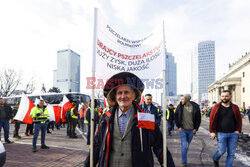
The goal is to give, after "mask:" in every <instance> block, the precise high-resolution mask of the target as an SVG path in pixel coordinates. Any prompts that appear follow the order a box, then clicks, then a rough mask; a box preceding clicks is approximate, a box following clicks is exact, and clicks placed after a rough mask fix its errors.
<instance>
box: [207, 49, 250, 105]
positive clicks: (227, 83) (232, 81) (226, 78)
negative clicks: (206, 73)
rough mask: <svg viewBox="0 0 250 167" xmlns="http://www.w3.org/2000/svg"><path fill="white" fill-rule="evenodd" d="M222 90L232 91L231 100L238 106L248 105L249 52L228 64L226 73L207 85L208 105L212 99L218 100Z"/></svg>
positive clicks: (249, 102) (249, 103)
mask: <svg viewBox="0 0 250 167" xmlns="http://www.w3.org/2000/svg"><path fill="white" fill-rule="evenodd" d="M223 90H230V91H231V92H232V102H233V103H236V104H237V105H238V106H239V107H248V106H250V52H248V53H246V54H245V56H242V58H241V59H239V60H238V61H237V62H235V63H234V64H232V65H230V67H229V71H228V72H227V73H226V74H224V75H223V76H222V77H221V78H219V79H218V80H216V81H215V82H214V83H212V84H211V85H209V86H208V98H209V104H210V105H211V104H212V102H213V101H216V102H219V101H220V93H221V91H223Z"/></svg>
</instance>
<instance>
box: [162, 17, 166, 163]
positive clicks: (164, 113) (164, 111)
mask: <svg viewBox="0 0 250 167" xmlns="http://www.w3.org/2000/svg"><path fill="white" fill-rule="evenodd" d="M163 47H164V49H163V55H164V66H163V74H162V75H163V76H162V78H163V108H162V109H163V166H164V167H167V123H166V50H165V28H164V21H163Z"/></svg>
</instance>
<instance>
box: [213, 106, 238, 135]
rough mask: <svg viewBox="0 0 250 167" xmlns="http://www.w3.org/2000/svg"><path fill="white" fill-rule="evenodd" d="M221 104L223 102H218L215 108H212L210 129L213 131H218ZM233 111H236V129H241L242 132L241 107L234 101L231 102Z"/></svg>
mask: <svg viewBox="0 0 250 167" xmlns="http://www.w3.org/2000/svg"><path fill="white" fill-rule="evenodd" d="M220 106H221V103H218V104H216V105H215V106H214V107H213V108H212V112H211V115H210V123H209V131H210V132H211V133H214V132H216V126H217V121H218V115H219V112H218V111H219V108H220ZM231 106H232V109H233V112H234V117H235V120H236V130H237V131H239V133H241V130H242V117H241V113H240V110H239V107H238V106H237V105H235V104H233V103H231Z"/></svg>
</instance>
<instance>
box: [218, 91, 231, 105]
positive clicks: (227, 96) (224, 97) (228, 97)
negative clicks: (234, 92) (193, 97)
mask: <svg viewBox="0 0 250 167" xmlns="http://www.w3.org/2000/svg"><path fill="white" fill-rule="evenodd" d="M231 97H232V96H231V95H230V94H229V93H228V92H222V93H221V97H220V99H221V102H222V103H228V102H230V101H231Z"/></svg>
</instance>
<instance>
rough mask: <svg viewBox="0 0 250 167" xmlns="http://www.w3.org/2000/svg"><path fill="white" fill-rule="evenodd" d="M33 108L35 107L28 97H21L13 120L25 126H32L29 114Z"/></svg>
mask: <svg viewBox="0 0 250 167" xmlns="http://www.w3.org/2000/svg"><path fill="white" fill-rule="evenodd" d="M33 107H35V105H34V104H33V102H32V101H31V100H30V99H29V98H28V97H22V99H21V102H20V105H19V108H18V111H17V114H16V116H15V117H14V120H18V121H22V122H23V123H26V124H32V123H33V118H31V117H30V112H31V110H32V108H33Z"/></svg>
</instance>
